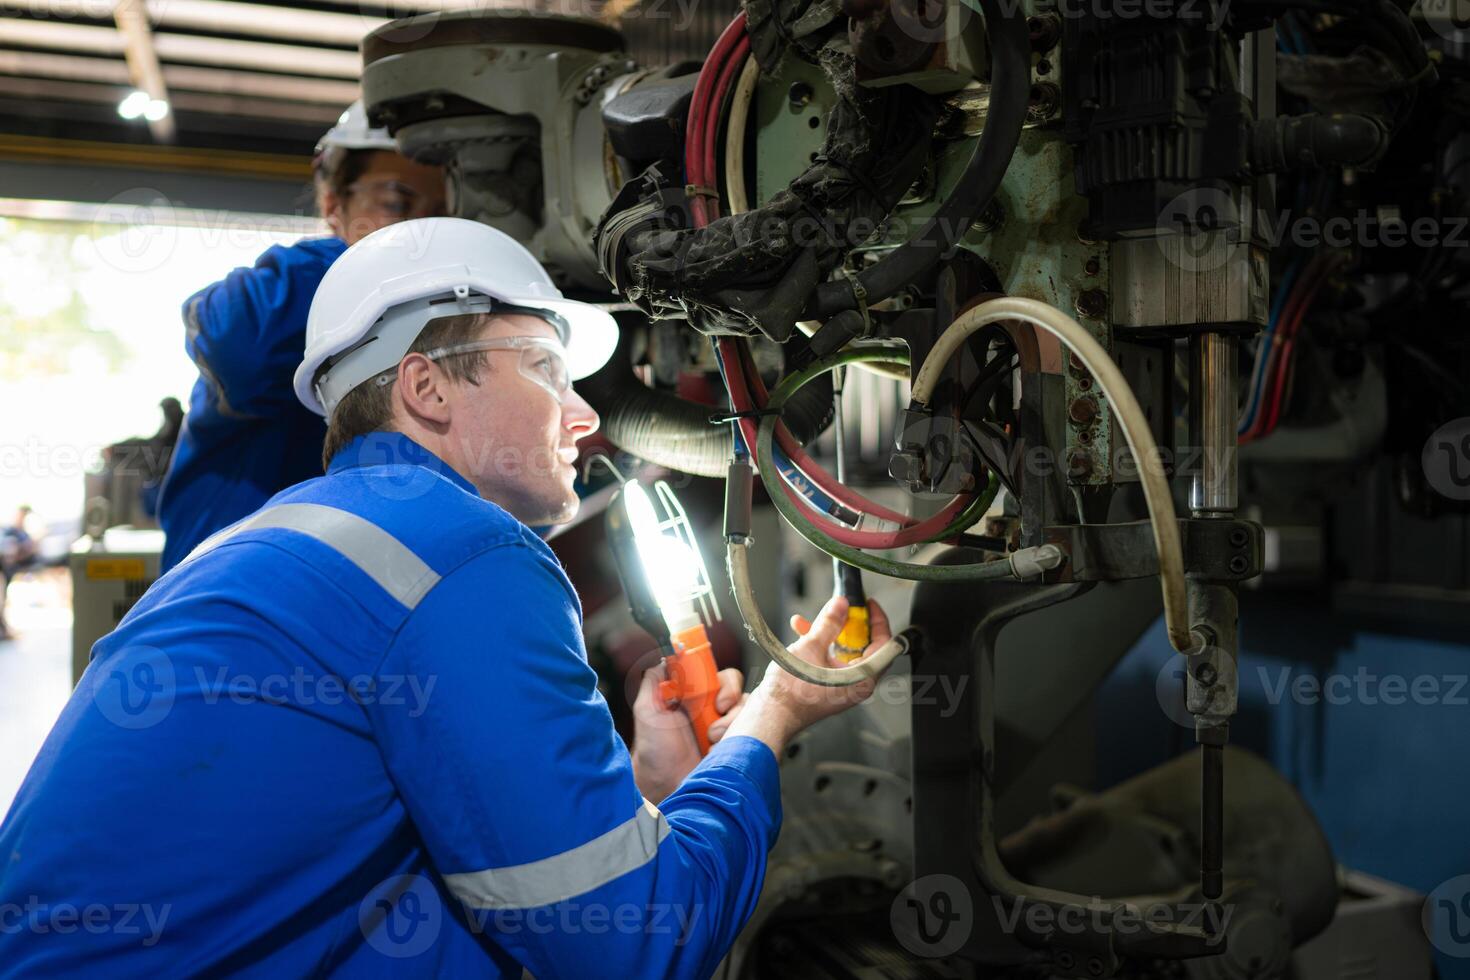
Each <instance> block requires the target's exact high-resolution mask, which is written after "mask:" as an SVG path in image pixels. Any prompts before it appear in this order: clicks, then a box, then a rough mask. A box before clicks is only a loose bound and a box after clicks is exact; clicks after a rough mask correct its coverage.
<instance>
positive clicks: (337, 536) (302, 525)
mask: <svg viewBox="0 0 1470 980" xmlns="http://www.w3.org/2000/svg"><path fill="white" fill-rule="evenodd" d="M263 528H282V529H285V530H288V531H296V532H298V533H300V534H305V535H307V536H308V537H312V538H315V539H316V540H318V541H320V542H321V543H322V544H325V545H326V546H327V547H329V548H331V549H332V550H334V551H336V552H338V553H339V554H341V555H342V557H344V558H346V559H347V560H348V561H350V562H352V563H353V564H354V565H356V566H357V567H358V568H360V569H362V570H363V572H364V573H365V574H366V575H367V576H368V577H370V578H371V579H372V580H373V581H374V582H377V583H378V585H380V586H382V588H383V591H385V592H387V593H388V594H389V595H391V596H392V597H393V598H395V599H397V600H398V601H399V602H401V603H403V605H404V606H406V607H408V608H409V609H412V608H414V607H415V606H417V605H418V604H419V600H421V599H422V598H423V597H424V596H425V595H426V594H428V591H429V590H430V589H432V588H433V587H434V586H435V585H436V584H438V582H439V574H438V573H437V572H435V571H434V570H433V569H432V568H430V567H429V566H428V565H426V564H424V561H423V559H422V558H420V557H419V556H418V555H416V554H414V553H413V552H412V551H410V550H409V548H408V546H407V545H405V544H404V543H403V542H402V541H399V540H398V539H397V538H395V537H394V536H393V535H391V534H389V533H388V532H387V531H385V530H383V529H382V528H380V527H378V525H376V524H374V523H373V522H372V521H370V520H367V519H366V518H363V517H358V516H357V515H356V514H351V513H348V512H347V511H345V510H341V509H339V508H337V507H328V506H326V505H325V504H278V505H276V506H275V507H267V508H266V509H265V510H262V511H257V512H256V513H254V514H252V515H251V516H249V517H247V518H245V519H244V520H243V521H239V522H238V523H235V524H232V525H230V526H229V527H227V528H225V529H224V530H223V531H220V532H218V533H217V534H214V535H211V536H210V537H208V538H205V539H204V540H203V541H202V542H200V544H199V546H198V547H196V548H195V549H194V550H193V551H191V552H189V557H187V558H185V559H184V561H183V562H180V565H183V564H186V563H188V562H191V561H193V560H194V559H196V558H198V557H200V556H202V555H205V554H207V553H208V552H211V551H213V550H214V549H215V548H218V547H219V546H220V545H222V544H224V543H225V542H226V541H229V540H230V539H231V538H233V537H235V536H236V535H238V534H244V533H245V532H246V531H258V530H261V529H263Z"/></svg>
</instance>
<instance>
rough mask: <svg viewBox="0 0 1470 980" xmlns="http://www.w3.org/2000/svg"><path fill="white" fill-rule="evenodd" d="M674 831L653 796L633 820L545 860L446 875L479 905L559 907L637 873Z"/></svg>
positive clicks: (455, 889) (456, 890)
mask: <svg viewBox="0 0 1470 980" xmlns="http://www.w3.org/2000/svg"><path fill="white" fill-rule="evenodd" d="M668 835H669V824H668V821H667V820H665V819H664V815H663V814H662V813H660V812H659V811H658V807H656V806H654V805H653V804H652V803H650V802H648V801H647V800H644V801H643V806H642V807H641V808H639V810H638V813H637V814H635V815H634V817H633V819H631V820H629V821H627V822H626V823H623V824H619V825H618V826H616V827H614V828H613V829H612V830H609V831H608V832H607V833H605V834H603V835H602V836H601V837H596V838H594V839H592V840H590V841H588V842H587V843H585V844H582V845H580V846H578V847H574V848H572V849H571V850H569V851H562V852H561V853H560V854H554V855H552V856H551V857H549V858H542V859H541V860H540V861H532V862H530V863H529V864H517V865H512V866H510V867H506V868H487V869H486V870H484V871H468V872H464V873H461V874H452V875H445V876H444V882H445V884H447V885H448V886H449V889H450V891H452V892H454V894H455V896H456V897H457V898H458V899H459V900H460V901H461V902H464V903H465V904H466V905H468V906H470V907H472V908H477V909H528V908H537V907H539V906H542V905H554V904H556V903H557V902H562V901H565V900H566V899H569V898H573V897H575V896H577V895H585V894H586V893H587V892H590V891H592V890H593V889H595V888H599V887H601V886H602V885H605V884H607V883H608V882H609V881H612V880H613V879H614V878H619V877H621V876H623V875H625V874H627V873H628V872H630V871H636V870H637V869H639V868H641V867H643V866H644V865H645V864H647V863H648V862H650V861H652V860H653V859H654V857H655V855H657V854H658V845H659V843H660V842H661V841H663V839H664V838H665V837H667V836H668Z"/></svg>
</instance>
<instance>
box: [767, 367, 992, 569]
mask: <svg viewBox="0 0 1470 980" xmlns="http://www.w3.org/2000/svg"><path fill="white" fill-rule="evenodd" d="M908 357H909V353H908V349H907V348H906V347H893V346H883V347H854V348H848V349H846V350H841V351H838V352H837V353H835V354H831V355H829V356H827V357H824V358H822V359H821V360H818V361H814V362H812V363H811V364H809V365H807V366H806V367H804V368H802V369H801V370H799V371H795V372H792V373H791V374H790V375H788V376H787V377H785V378H783V379H781V383H780V384H778V385H777V386H776V389H775V390H774V391H772V392H771V397H770V400H769V401H768V402H767V403H766V407H767V408H768V409H780V407H781V406H782V405H784V404H785V403H786V400H787V399H788V398H790V397H791V396H792V395H793V394H795V393H796V392H797V391H800V390H801V388H802V386H804V385H806V384H808V383H810V382H811V381H812V379H813V378H816V377H818V376H820V375H822V374H824V373H826V372H827V371H830V370H832V369H833V368H836V367H841V366H842V365H844V364H852V363H855V362H862V361H889V362H894V361H900V362H904V363H907V361H908ZM778 418H779V416H778V415H776V414H771V415H767V416H765V417H763V418H762V419H761V421H760V430H759V431H758V433H757V434H756V442H755V454H756V464H757V465H758V466H759V468H760V475H761V481H762V482H763V483H764V484H765V485H766V493H767V494H768V495H769V496H770V498H771V502H772V503H773V504H775V505H776V509H777V510H778V511H780V512H781V516H782V517H784V518H786V522H787V523H788V524H790V525H791V526H792V527H794V528H795V529H796V532H797V533H798V534H800V535H801V536H802V537H804V538H806V539H807V540H808V541H810V542H811V543H812V544H813V545H815V546H816V547H818V548H820V549H821V550H822V551H825V552H826V553H827V554H829V555H831V556H832V557H833V558H840V559H841V560H842V561H845V562H847V563H848V564H849V565H856V566H857V567H858V568H862V569H865V570H867V571H870V572H877V573H878V574H879V575H887V576H889V577H891V578H902V579H912V580H916V581H921V582H973V581H980V580H985V579H1000V578H1013V577H1014V575H1015V573H1014V572H1013V571H1012V568H1011V563H1010V560H1009V559H1005V558H1000V559H996V560H994V561H987V562H979V563H976V564H972V565H916V564H914V563H912V562H902V561H893V560H892V559H889V558H882V557H879V556H878V555H871V554H868V553H867V552H866V551H862V550H859V549H857V548H852V547H849V546H848V545H845V544H843V543H842V542H840V541H837V540H836V539H834V538H831V537H829V536H828V535H827V534H825V533H823V532H822V531H821V530H820V529H819V528H818V527H817V526H816V525H815V524H813V523H812V522H811V521H810V520H808V519H807V518H806V516H805V515H804V514H802V513H801V511H800V510H799V509H798V508H797V507H796V505H795V504H793V503H792V502H791V500H790V499H789V498H788V497H787V496H786V494H785V492H784V490H783V489H782V487H781V485H780V482H779V481H780V476H779V475H778V474H777V471H776V466H775V462H774V461H773V459H772V443H773V441H774V440H775V436H776V422H777V419H778ZM998 488H999V481H998V480H996V478H995V475H994V474H991V477H990V483H989V485H988V486H987V487H986V488H985V490H984V491H983V492H982V493H980V494H978V495H977V497H976V499H975V501H973V502H972V503H971V504H970V505H969V506H968V507H966V508H965V510H964V512H963V513H961V514H960V516H959V517H957V518H956V519H955V521H954V522H953V523H952V524H950V526H949V527H947V528H945V529H944V530H943V531H941V532H940V533H939V534H938V535H936V538H944V537H947V536H952V535H953V534H954V533H955V532H956V530H962V529H963V528H965V527H969V526H970V525H971V524H973V523H974V522H975V520H977V519H978V517H979V514H980V513H984V511H985V510H986V509H988V508H989V507H990V503H991V501H992V500H994V498H995V494H996V492H997V491H998ZM982 500H983V501H984V505H983V507H982V506H980V505H981V501H982ZM977 508H979V509H978V511H977ZM961 521H968V522H969V523H966V524H961Z"/></svg>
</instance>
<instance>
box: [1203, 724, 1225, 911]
mask: <svg viewBox="0 0 1470 980" xmlns="http://www.w3.org/2000/svg"><path fill="white" fill-rule="evenodd" d="M1202 748H1203V753H1204V755H1203V765H1202V769H1201V780H1200V835H1199V836H1200V857H1199V864H1200V868H1199V871H1200V891H1201V893H1202V894H1203V895H1204V899H1205V901H1207V902H1214V901H1218V900H1219V898H1220V896H1221V894H1222V893H1223V892H1224V890H1225V870H1224V863H1225V746H1224V745H1223V744H1212V743H1206V744H1205V745H1204V746H1203V747H1202Z"/></svg>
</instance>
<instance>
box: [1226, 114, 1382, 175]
mask: <svg viewBox="0 0 1470 980" xmlns="http://www.w3.org/2000/svg"><path fill="white" fill-rule="evenodd" d="M1387 149H1388V126H1387V125H1385V124H1384V123H1381V122H1380V121H1379V120H1377V119H1375V118H1374V117H1372V116H1362V115H1356V114H1350V113H1332V114H1330V115H1328V114H1325V113H1318V112H1313V113H1308V114H1306V115H1302V116H1277V117H1276V118H1274V119H1263V120H1261V121H1260V122H1258V123H1256V125H1255V129H1254V130H1253V132H1252V133H1251V169H1252V171H1254V172H1255V173H1258V174H1268V173H1271V174H1279V173H1285V172H1286V171H1289V170H1316V169H1320V168H1322V167H1330V166H1343V167H1361V166H1364V165H1371V164H1373V163H1375V162H1377V160H1378V159H1379V157H1381V156H1382V155H1383V153H1384V151H1385V150H1387Z"/></svg>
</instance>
